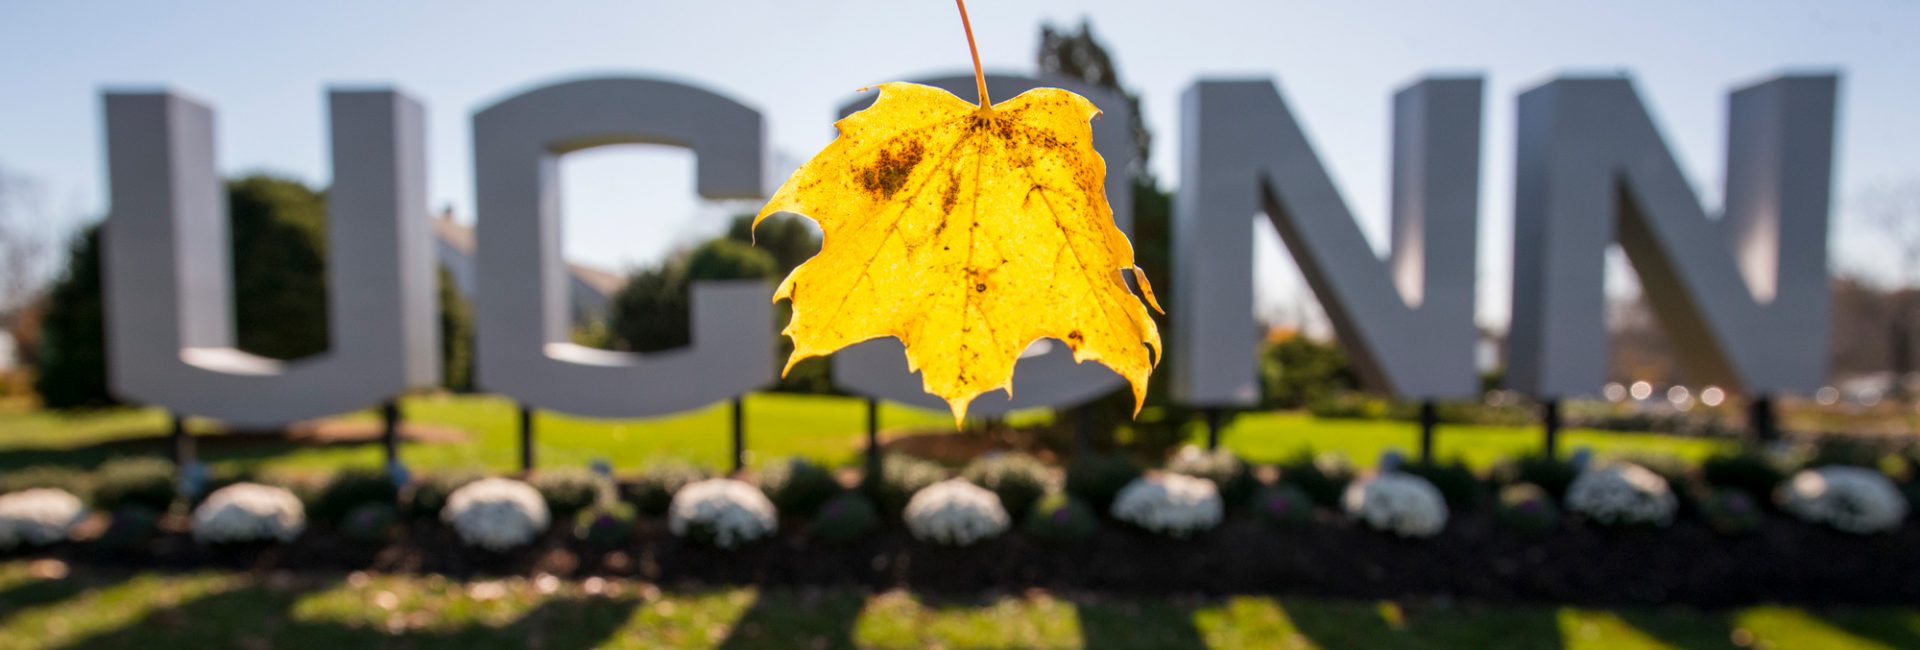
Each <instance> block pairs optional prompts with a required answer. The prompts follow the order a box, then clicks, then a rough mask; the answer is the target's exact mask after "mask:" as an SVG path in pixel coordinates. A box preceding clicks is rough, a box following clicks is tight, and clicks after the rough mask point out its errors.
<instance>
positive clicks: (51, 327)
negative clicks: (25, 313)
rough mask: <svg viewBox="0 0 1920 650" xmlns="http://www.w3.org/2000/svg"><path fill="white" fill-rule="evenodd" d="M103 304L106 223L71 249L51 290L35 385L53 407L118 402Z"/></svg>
mask: <svg viewBox="0 0 1920 650" xmlns="http://www.w3.org/2000/svg"><path fill="white" fill-rule="evenodd" d="M100 314H101V307H100V226H98V225H94V226H88V227H87V228H86V229H85V230H82V231H81V232H80V233H79V234H78V235H76V236H75V237H74V238H73V242H72V244H71V245H69V246H68V249H67V268H66V271H65V272H64V273H63V274H62V275H61V276H60V280H59V281H58V282H56V283H54V285H53V289H52V290H51V291H49V293H48V294H47V312H46V315H45V317H44V318H43V320H42V321H41V325H40V349H39V350H38V351H36V358H37V361H38V364H39V365H38V367H37V370H38V372H37V373H36V374H35V376H34V384H33V388H34V391H35V392H38V393H40V401H41V403H42V404H44V405H46V406H47V407H48V408H56V409H71V408H82V407H92V406H106V405H110V404H113V403H114V401H115V400H114V398H113V394H112V393H110V392H108V391H107V335H106V329H105V321H104V320H103V319H102V318H101V315H100Z"/></svg>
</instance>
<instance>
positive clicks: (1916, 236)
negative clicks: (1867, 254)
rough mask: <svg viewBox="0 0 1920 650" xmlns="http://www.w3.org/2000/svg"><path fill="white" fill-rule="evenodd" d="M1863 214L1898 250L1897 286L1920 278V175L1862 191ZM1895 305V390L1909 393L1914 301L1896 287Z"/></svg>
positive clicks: (1891, 333)
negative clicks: (1908, 379) (1907, 386)
mask: <svg viewBox="0 0 1920 650" xmlns="http://www.w3.org/2000/svg"><path fill="white" fill-rule="evenodd" d="M1860 204H1861V215H1862V216H1863V217H1865V224H1866V226H1867V228H1868V229H1869V230H1872V231H1873V233H1874V238H1875V239H1876V240H1878V241H1880V242H1881V243H1883V244H1886V245H1889V246H1892V247H1893V248H1894V252H1895V254H1896V261H1895V264H1896V265H1897V267H1896V268H1895V269H1894V272H1895V273H1896V275H1895V276H1894V277H1895V279H1894V282H1893V288H1894V289H1896V290H1898V289H1902V288H1907V287H1911V286H1913V283H1914V282H1916V281H1920V277H1916V276H1920V179H1908V180H1906V181H1904V182H1900V183H1889V184H1883V185H1880V186H1877V187H1873V188H1870V189H1868V190H1867V191H1866V192H1863V193H1862V197H1861V200H1860ZM1892 297H1893V298H1894V304H1893V305H1892V306H1891V315H1892V323H1891V324H1890V326H1889V327H1888V328H1887V330H1886V332H1887V333H1886V337H1887V343H1888V345H1887V348H1888V355H1889V356H1890V357H1891V358H1892V360H1893V364H1892V368H1891V370H1892V371H1893V374H1894V381H1893V390H1894V392H1895V394H1896V395H1897V396H1899V397H1905V396H1906V383H1907V377H1908V376H1909V375H1911V374H1913V370H1914V368H1913V350H1914V345H1913V334H1914V325H1915V323H1916V322H1920V317H1916V315H1915V314H1914V311H1915V305H1914V304H1912V301H1908V300H1903V299H1902V298H1905V296H1902V295H1900V292H1898V291H1895V292H1894V294H1893V296H1892Z"/></svg>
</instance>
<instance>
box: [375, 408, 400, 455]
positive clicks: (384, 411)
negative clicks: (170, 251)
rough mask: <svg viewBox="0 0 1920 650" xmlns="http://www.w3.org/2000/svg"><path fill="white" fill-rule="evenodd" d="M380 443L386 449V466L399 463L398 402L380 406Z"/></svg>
mask: <svg viewBox="0 0 1920 650" xmlns="http://www.w3.org/2000/svg"><path fill="white" fill-rule="evenodd" d="M380 419H381V421H382V428H381V429H380V443H381V444H382V445H383V446H385V447H386V451H387V466H388V467H392V466H394V465H397V464H399V463H400V402H398V401H389V402H387V403H386V404H383V405H381V406H380Z"/></svg>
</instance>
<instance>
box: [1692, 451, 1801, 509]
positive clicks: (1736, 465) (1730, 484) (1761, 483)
mask: <svg viewBox="0 0 1920 650" xmlns="http://www.w3.org/2000/svg"><path fill="white" fill-rule="evenodd" d="M1700 478H1701V479H1702V480H1704V481H1706V482H1707V485H1710V486H1713V487H1715V488H1721V489H1727V490H1738V491H1740V492H1744V493H1746V495H1747V496H1749V497H1752V498H1753V499H1754V503H1755V504H1756V505H1757V504H1760V503H1766V502H1768V501H1770V500H1772V499H1773V490H1774V488H1776V487H1779V486H1780V482H1781V481H1784V480H1786V479H1787V471H1786V468H1784V467H1782V466H1781V463H1779V462H1776V461H1774V460H1773V459H1772V458H1768V457H1767V456H1766V455H1765V454H1762V453H1760V452H1757V451H1751V450H1749V451H1743V452H1740V453H1737V454H1716V455H1714V456H1711V457H1709V458H1707V459H1706V460H1704V461H1701V462H1700Z"/></svg>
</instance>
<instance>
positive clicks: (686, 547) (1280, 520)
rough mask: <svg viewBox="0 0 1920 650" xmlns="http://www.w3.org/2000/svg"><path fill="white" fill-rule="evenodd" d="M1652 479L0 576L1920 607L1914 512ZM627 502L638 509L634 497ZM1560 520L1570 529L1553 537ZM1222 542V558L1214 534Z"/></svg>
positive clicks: (94, 552)
mask: <svg viewBox="0 0 1920 650" xmlns="http://www.w3.org/2000/svg"><path fill="white" fill-rule="evenodd" d="M1108 464H1109V465H1111V471H1107V470H1108V468H1107V467H1106V466H1101V467H1097V468H1095V467H1093V465H1091V464H1083V465H1082V467H1081V469H1082V474H1081V475H1082V478H1083V479H1086V478H1088V477H1099V478H1101V479H1102V480H1101V481H1092V480H1083V481H1082V482H1080V483H1079V484H1078V486H1079V487H1080V488H1081V493H1083V494H1084V493H1090V492H1091V493H1095V494H1105V493H1106V491H1105V490H1104V489H1101V490H1093V489H1092V488H1091V487H1090V486H1106V485H1108V484H1110V483H1112V481H1107V480H1105V479H1106V478H1109V477H1111V478H1118V477H1121V476H1124V475H1126V474H1129V473H1132V472H1133V469H1132V467H1133V466H1131V465H1128V464H1125V463H1124V462H1122V461H1121V460H1115V461H1113V462H1110V463H1108ZM1322 465H1323V463H1320V462H1317V461H1316V462H1315V463H1314V465H1313V466H1314V467H1315V468H1319V467H1321V466H1322ZM1582 465H1583V466H1584V464H1582ZM1653 466H1657V467H1661V472H1660V473H1659V474H1656V473H1654V472H1652V471H1650V470H1647V469H1645V468H1644V467H1641V466H1637V465H1628V464H1624V463H1618V462H1616V463H1612V464H1596V465H1593V466H1587V467H1586V469H1585V471H1583V472H1581V473H1580V474H1579V475H1578V478H1577V479H1573V480H1571V481H1569V483H1571V485H1570V487H1569V488H1568V489H1567V491H1566V494H1565V496H1564V498H1559V497H1557V495H1555V494H1553V493H1552V492H1551V491H1550V490H1546V489H1542V488H1539V487H1536V486H1533V485H1529V484H1526V483H1513V484H1510V485H1508V487H1507V488H1505V489H1502V490H1499V491H1497V492H1495V491H1491V490H1486V489H1485V488H1486V485H1485V484H1470V485H1468V486H1467V487H1470V488H1473V489H1472V490H1468V491H1466V493H1467V494H1469V495H1472V494H1475V493H1478V494H1481V495H1484V498H1476V499H1467V500H1464V501H1463V504H1462V505H1460V506H1453V507H1450V506H1449V505H1448V503H1447V502H1446V501H1445V499H1443V498H1442V496H1441V494H1440V490H1438V489H1437V488H1435V487H1434V486H1433V485H1432V484H1430V483H1428V482H1427V480H1426V479H1423V478H1420V477H1418V476H1414V475H1412V474H1409V473H1405V472H1399V471H1394V470H1393V469H1392V467H1393V466H1392V464H1387V467H1388V469H1387V470H1386V471H1382V472H1378V473H1372V472H1369V473H1364V474H1362V475H1361V476H1360V477H1359V478H1357V479H1354V480H1352V481H1351V483H1348V482H1347V481H1346V480H1345V479H1344V478H1343V479H1342V480H1341V481H1340V483H1341V484H1342V489H1343V492H1342V493H1340V494H1338V495H1336V500H1335V502H1334V503H1325V502H1322V503H1317V504H1316V503H1315V502H1314V498H1313V497H1312V496H1311V494H1312V493H1311V492H1310V491H1309V490H1307V489H1305V488H1302V487H1299V486H1298V485H1297V484H1295V483H1294V481H1304V482H1308V483H1309V484H1312V485H1314V486H1315V487H1316V489H1322V488H1325V487H1328V485H1331V482H1330V481H1322V482H1320V483H1312V481H1313V480H1314V479H1316V478H1323V477H1324V476H1325V475H1330V474H1329V473H1328V472H1322V473H1321V474H1310V473H1309V472H1307V471H1306V470H1305V469H1301V467H1303V466H1295V467H1293V468H1292V469H1293V471H1291V472H1289V471H1287V470H1285V469H1283V470H1282V471H1279V472H1271V471H1264V470H1263V473H1262V474H1261V475H1260V476H1258V477H1257V480H1258V481H1259V483H1261V485H1258V486H1257V487H1256V488H1255V489H1254V490H1253V491H1252V492H1253V494H1252V496H1251V497H1250V498H1249V499H1248V500H1247V502H1246V503H1243V504H1241V505H1238V506H1231V505H1226V504H1223V503H1222V501H1223V499H1221V498H1220V494H1219V493H1218V490H1217V488H1215V484H1214V483H1212V482H1211V481H1210V480H1208V479H1201V478H1193V477H1191V476H1188V475H1181V474H1177V473H1172V472H1168V471H1166V470H1164V469H1161V470H1154V471H1149V472H1148V473H1147V474H1146V475H1145V476H1146V478H1140V479H1138V480H1135V481H1133V482H1132V483H1131V484H1130V485H1125V486H1123V487H1119V488H1116V489H1114V490H1113V497H1112V505H1111V507H1110V508H1109V509H1104V510H1103V509H1097V508H1094V507H1092V506H1091V504H1089V503H1087V502H1086V500H1085V499H1083V498H1081V497H1080V496H1079V495H1077V494H1076V493H1074V492H1073V490H1072V489H1071V488H1072V487H1073V485H1074V482H1073V481H1072V480H1071V478H1072V477H1071V476H1069V477H1068V478H1069V480H1068V481H1067V482H1066V483H1067V484H1068V486H1067V489H1061V488H1060V487H1058V484H1055V485H1054V486H1050V487H1049V489H1050V490H1052V491H1051V492H1049V493H1048V494H1047V495H1046V496H1045V498H1042V499H1038V500H1036V508H1035V509H1034V511H1033V512H1032V513H1030V514H1029V515H1028V516H1026V517H1022V518H1019V519H1017V520H1016V519H1014V518H1013V517H1011V516H1009V514H1008V513H1007V512H1006V510H1005V507H1004V505H1003V504H1001V503H1000V502H999V497H998V496H997V495H996V494H995V493H994V492H993V491H991V490H987V489H985V488H982V487H979V486H976V485H973V484H971V483H969V482H967V481H966V480H964V479H951V480H946V481H939V482H935V483H932V484H930V485H927V486H925V487H922V488H920V489H917V490H915V491H914V492H911V493H909V494H910V495H911V498H910V499H906V503H903V504H902V508H901V511H900V512H899V514H898V516H896V515H894V514H892V513H890V512H888V511H887V510H885V509H884V508H882V507H880V506H879V503H880V500H878V499H875V498H874V497H873V496H872V495H873V494H874V493H875V492H876V491H877V492H879V493H882V494H892V493H893V492H902V491H904V490H902V488H903V487H905V486H907V485H909V484H911V483H917V482H919V481H918V480H916V481H895V482H894V484H891V485H889V484H885V483H866V484H861V485H860V487H857V488H856V487H853V486H854V485H855V484H854V483H852V482H850V481H849V482H846V483H843V484H840V485H841V486H842V487H841V488H840V489H841V490H842V491H841V492H839V493H838V494H836V495H834V496H833V497H832V498H830V499H829V500H828V501H827V505H826V506H823V507H821V508H819V509H817V510H816V511H815V512H812V513H790V514H787V515H785V516H784V517H780V516H776V515H775V505H774V503H773V502H771V501H770V500H769V499H768V498H767V496H766V495H765V494H763V493H762V490H761V488H760V487H758V486H755V485H752V484H750V483H747V482H742V481H738V480H733V479H710V480H705V481H695V482H691V483H685V484H683V485H681V486H680V487H679V488H678V489H677V491H676V493H675V494H674V495H673V497H672V500H671V503H670V507H668V508H666V509H665V510H666V512H647V511H645V510H643V509H639V508H635V507H633V506H631V505H626V504H620V503H613V502H610V501H609V502H602V503H600V504H598V505H596V506H594V508H595V510H592V511H588V512H587V513H585V514H583V515H582V516H581V518H578V519H569V520H567V521H564V522H561V523H562V525H558V526H554V525H550V524H551V523H552V522H551V521H550V519H551V518H550V516H549V514H548V512H547V511H546V509H545V500H543V499H542V498H541V495H540V494H539V492H538V491H536V490H535V489H534V488H533V487H531V486H529V485H527V484H524V483H520V482H518V481H512V480H508V479H483V480H479V481H474V482H470V483H466V484H465V485H463V486H461V487H459V488H458V489H457V490H454V491H453V493H452V494H450V495H446V496H444V497H436V498H440V499H443V500H444V501H445V502H446V503H447V505H446V507H445V509H444V510H445V512H443V513H442V514H443V516H444V519H427V518H418V517H415V518H411V519H408V520H405V521H396V519H397V518H396V517H395V516H394V512H395V510H394V508H396V507H397V508H398V509H399V511H404V512H414V511H416V506H415V505H414V504H412V503H409V502H407V500H408V499H409V498H410V497H409V496H402V497H401V499H402V503H399V504H388V503H375V504H363V505H366V506H367V509H370V510H371V509H375V508H377V509H378V510H379V513H378V514H379V515H381V516H379V517H373V518H371V519H373V520H377V521H374V522H373V523H371V524H367V525H349V524H352V523H353V522H354V521H357V519H358V518H357V517H353V516H347V517H343V518H341V521H331V522H330V521H325V520H316V522H315V523H314V525H313V526H312V527H306V526H305V525H304V521H302V520H301V518H300V517H298V516H296V515H294V514H293V513H297V512H299V510H298V509H299V508H300V501H299V500H298V498H296V497H295V496H294V494H295V493H288V492H286V491H285V490H280V489H279V488H269V487H266V486H261V485H248V484H241V485H235V486H231V487H228V488H224V489H222V490H220V491H216V492H215V493H214V494H213V495H210V496H209V498H208V499H207V500H206V503H204V504H202V506H201V508H202V510H204V511H206V512H208V513H213V512H227V513H229V514H226V515H223V516H224V517H226V518H227V519H234V518H236V517H238V515H235V514H232V513H233V512H245V513H249V516H248V520H249V521H266V522H278V523H274V524H273V525H272V526H264V525H263V526H237V525H235V526H226V525H225V524H221V525H218V526H215V525H212V524H206V523H200V524H198V525H196V520H197V519H199V517H187V516H184V515H183V514H181V513H182V512H183V511H182V510H179V509H177V508H176V509H175V510H174V511H173V514H170V515H165V516H161V517H159V519H158V521H157V522H156V521H154V520H153V518H152V517H149V518H148V519H146V520H143V521H146V522H147V523H146V524H145V525H144V526H129V527H125V528H139V529H141V530H143V531H150V532H143V533H142V534H138V535H109V534H107V533H106V532H99V531H102V530H103V529H104V530H105V531H112V530H115V529H117V528H123V527H121V526H119V521H118V520H119V519H121V518H123V517H133V516H134V515H135V514H137V513H139V512H141V509H138V508H123V509H120V510H114V511H104V510H103V511H101V514H99V515H96V517H97V518H104V519H107V520H108V521H106V522H104V523H105V524H106V525H104V526H103V525H100V524H101V523H103V522H97V521H96V522H95V523H93V524H89V525H87V526H81V527H77V528H75V529H74V530H76V531H80V532H77V533H76V535H78V537H77V538H76V539H73V540H70V541H64V542H55V543H53V544H52V545H51V546H47V547H43V548H31V549H30V548H16V549H13V550H11V551H0V552H3V553H6V554H9V555H29V556H53V557H60V558H64V559H67V560H69V561H74V562H83V563H102V564H115V565H121V566H126V565H134V566H141V567H169V568H182V569H186V568H192V567H198V566H226V567H243V568H248V569H258V570H267V569H295V570H359V569H372V570H377V571H394V572H434V573H445V574H450V575H456V576H466V575H476V574H489V575H498V574H510V575H511V574H519V575H525V574H529V573H536V572H546V573H554V574H557V575H562V576H581V575H621V576H631V577H639V578H643V579H647V580H653V581H661V582H681V581H685V582H695V583H701V584H728V583H756V584H771V585H863V586H867V587H872V588H883V589H884V588H895V587H905V588H911V589H916V590H927V591H962V592H977V591H980V590H1011V589H1019V588H1023V587H1029V586H1031V587H1042V588H1050V589H1078V590H1093V591H1123V592H1124V591H1150V592H1166V591H1179V592H1201V593H1234V592H1271V591H1281V592H1299V593H1317V594H1327V595H1337V596H1349V597H1357V598H1385V597H1400V596H1409V595H1439V594H1446V595H1455V596H1463V597H1473V598H1483V599H1501V600H1514V599H1519V600H1552V601H1559V602H1681V603H1692V604H1699V605H1723V604H1734V603H1748V602H1756V601H1784V602H1794V601H1809V600H1818V601H1824V602H1861V603H1876V602H1912V601H1915V600H1920V583H1916V582H1915V581H1913V580H1911V579H1910V577H1911V576H1912V575H1920V554H1914V553H1912V552H1911V551H1910V549H1911V548H1913V547H1915V545H1916V544H1920V524H1915V523H1912V522H1908V521H1906V520H1905V519H1904V516H1903V515H1904V513H1905V510H1906V508H1907V506H1906V505H1905V503H1904V501H1903V500H1902V499H1901V494H1902V492H1901V489H1902V488H1901V487H1900V486H1898V485H1895V484H1894V483H1892V482H1890V481H1889V480H1888V479H1887V478H1886V477H1885V476H1883V475H1881V474H1879V473H1877V472H1876V471H1874V470H1872V469H1854V468H1840V467H1822V468H1818V469H1815V470H1808V471H1806V472H1803V473H1801V474H1798V475H1793V478H1792V479H1790V480H1789V481H1787V482H1784V483H1782V484H1781V487H1780V490H1781V492H1780V494H1779V495H1778V496H1779V498H1780V500H1781V501H1780V505H1781V509H1780V511H1775V512H1769V511H1766V510H1765V509H1764V508H1763V507H1761V506H1762V505H1763V504H1760V503H1758V502H1755V501H1754V500H1752V499H1751V497H1750V496H1749V495H1748V493H1747V492H1745V491H1743V490H1741V489H1736V488H1731V487H1726V486H1719V485H1707V484H1706V483H1705V482H1704V480H1703V479H1702V478H1701V477H1700V476H1701V474H1700V473H1698V472H1690V471H1689V470H1687V469H1686V468H1678V469H1676V468H1673V467H1667V466H1664V465H1653ZM1090 468H1092V469H1090ZM1093 469H1099V470H1100V471H1092V470H1093ZM937 470H938V468H928V469H927V471H926V472H923V473H926V474H928V475H929V476H931V475H932V473H934V472H935V471H937ZM1123 470H1124V471H1123ZM1027 473H1028V474H1038V473H1037V472H1027ZM1196 473H1198V472H1196ZM1662 475H1664V477H1663V476H1662ZM1136 476H1137V475H1136ZM849 478H850V477H849ZM1456 478H1457V477H1456ZM434 480H435V479H434V478H433V477H421V478H420V479H419V480H418V481H417V482H418V483H420V484H423V485H424V484H426V483H427V482H429V481H434ZM1465 480H1468V481H1469V483H1471V481H1472V480H1475V479H1474V478H1473V477H1472V476H1471V475H1468V477H1467V479H1465ZM1493 480H1498V479H1493ZM1669 481H1672V482H1671V483H1669ZM447 483H448V485H452V484H453V483H454V482H451V481H449V482H447ZM621 487H622V490H621V491H620V493H621V494H633V493H636V492H634V491H632V490H628V489H626V488H627V487H628V486H625V485H623V486H621ZM1908 487H1909V488H1911V487H1912V486H1908ZM888 490H892V491H893V492H889V491H888ZM822 491H823V492H824V490H822ZM432 492H433V491H431V490H420V489H409V490H403V491H401V492H400V494H402V495H417V494H422V493H432ZM299 494H302V495H306V494H308V493H307V492H300V493H299ZM1683 494H1684V495H1686V497H1687V501H1686V503H1687V504H1688V507H1687V508H1686V509H1684V510H1682V509H1680V508H1679V507H1678V501H1679V496H1680V495H1683ZM242 497H244V498H242ZM308 498H312V497H311V496H308ZM1556 502H1557V503H1559V504H1560V505H1561V506H1562V507H1563V508H1564V511H1565V512H1566V513H1567V516H1565V517H1554V516H1551V515H1552V514H1553V513H1554V512H1555V511H1556V508H1555V507H1554V506H1555V504H1556ZM241 504H247V505H241ZM256 506H257V507H256ZM361 509H362V508H355V509H354V510H353V511H354V512H358V511H359V510H361ZM482 512H489V513H491V514H488V515H487V516H484V517H483V516H481V515H480V514H479V513H482ZM615 513H619V514H618V516H615ZM1606 513H1613V515H1612V517H1611V518H1608V517H1607V516H1606ZM1623 513H1624V514H1623ZM1836 513H1837V514H1836ZM1893 514H1899V515H1902V516H1899V517H1896V516H1892V515H1893ZM1343 515H1344V516H1343ZM1841 515H1845V516H1841ZM1849 517H1851V518H1849ZM1803 518H1804V520H1803ZM207 519H208V520H209V521H212V520H216V519H220V518H218V517H211V516H209V517H207ZM235 520H236V521H237V519H235ZM482 520H484V521H482ZM129 521H132V520H131V519H129ZM223 521H224V520H223ZM476 522H478V523H476ZM1661 522H1665V523H1666V525H1665V526H1659V527H1657V526H1635V525H1627V526H1622V525H1619V524H1630V523H1661ZM132 523H140V522H132ZM481 523H484V524H485V525H480V524H481ZM209 526H212V528H209ZM213 528H235V529H247V530H267V529H269V528H270V529H271V530H270V531H269V532H266V533H260V534H255V535H251V536H248V537H246V539H255V540H261V539H270V540H292V541H291V543H286V544H281V545H240V546H234V545H219V546H214V545H207V544H198V543H195V542H196V541H197V540H196V536H195V531H196V530H198V531H200V534H199V536H198V540H205V541H240V540H241V538H240V537H220V536H218V535H208V534H207V533H206V532H205V531H206V530H212V529H213ZM1201 530H1205V531H1207V532H1206V534H1194V533H1197V532H1198V531H1201ZM86 531H94V532H86ZM289 531H291V532H289ZM699 531H706V532H705V534H701V533H700V532H699ZM1849 532H1876V534H1874V535H1853V534H1848V533H1849ZM509 533H510V534H509ZM1183 534H1184V535H1185V536H1184V537H1182V536H1181V535H1183ZM95 536H98V537H95ZM109 540H111V543H109ZM748 542H753V543H748Z"/></svg>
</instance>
